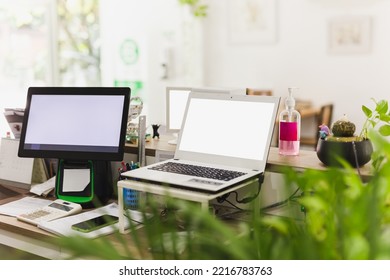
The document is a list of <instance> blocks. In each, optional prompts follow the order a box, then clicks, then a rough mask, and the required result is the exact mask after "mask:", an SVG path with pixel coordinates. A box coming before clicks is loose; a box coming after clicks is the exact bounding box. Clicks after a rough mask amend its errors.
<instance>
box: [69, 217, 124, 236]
mask: <svg viewBox="0 0 390 280" xmlns="http://www.w3.org/2000/svg"><path fill="white" fill-rule="evenodd" d="M116 222H118V217H115V216H112V215H108V214H105V215H102V216H99V217H96V218H92V219H90V220H86V221H83V222H80V223H77V224H74V225H72V229H74V230H77V231H81V232H91V231H94V230H97V229H99V228H102V227H105V226H108V225H112V224H115V223H116Z"/></svg>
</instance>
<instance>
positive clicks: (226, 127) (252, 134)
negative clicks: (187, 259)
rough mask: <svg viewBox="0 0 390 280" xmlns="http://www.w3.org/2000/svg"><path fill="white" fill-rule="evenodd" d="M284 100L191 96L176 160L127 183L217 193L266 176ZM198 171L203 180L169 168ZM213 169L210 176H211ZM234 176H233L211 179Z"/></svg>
mask: <svg viewBox="0 0 390 280" xmlns="http://www.w3.org/2000/svg"><path fill="white" fill-rule="evenodd" d="M279 101H280V98H279V97H275V96H250V95H229V94H221V93H208V92H191V93H190V95H189V97H188V101H187V106H186V110H185V114H184V119H183V122H182V127H181V130H180V135H179V138H178V143H177V146H176V150H175V155H174V158H173V159H169V160H165V161H162V162H157V163H154V164H151V165H148V166H144V167H141V168H138V169H134V170H131V171H127V172H124V173H123V176H125V177H127V179H133V180H141V181H146V182H150V183H154V184H156V183H157V184H162V185H169V186H170V187H176V188H184V189H191V190H195V191H200V192H207V193H217V192H220V191H223V190H226V189H228V188H230V187H233V186H236V185H237V184H240V183H243V182H245V181H247V180H252V179H253V178H255V177H257V176H259V174H260V173H263V172H264V169H265V166H266V162H267V158H268V153H269V149H270V143H271V138H272V134H273V130H274V126H275V121H276V114H277V111H278V106H279ZM177 165H180V167H182V166H184V167H188V165H191V166H196V167H194V168H193V167H191V168H193V169H199V167H200V168H201V171H200V175H188V172H187V171H185V173H184V174H179V172H182V171H181V170H180V171H177V170H176V169H175V170H174V171H173V173H172V172H168V171H166V169H168V168H172V166H173V167H174V168H177ZM204 168H206V169H211V168H212V169H211V171H210V172H209V171H208V170H206V171H205V170H203V169H204ZM221 170H229V171H230V173H233V176H230V175H228V177H223V178H220V177H217V178H208V176H206V174H208V173H210V174H211V175H219V173H220V172H221Z"/></svg>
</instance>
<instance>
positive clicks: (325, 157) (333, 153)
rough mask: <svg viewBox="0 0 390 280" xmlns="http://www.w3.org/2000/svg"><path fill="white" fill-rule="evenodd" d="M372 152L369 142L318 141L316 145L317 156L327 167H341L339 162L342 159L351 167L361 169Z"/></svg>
mask: <svg viewBox="0 0 390 280" xmlns="http://www.w3.org/2000/svg"><path fill="white" fill-rule="evenodd" d="M354 146H355V148H354ZM355 151H356V152H355ZM372 152H373V147H372V143H371V141H370V140H363V141H354V142H336V141H327V140H323V139H319V140H318V144H317V156H318V158H319V160H320V161H321V162H322V163H323V164H325V165H327V166H339V167H340V166H342V164H341V163H340V161H339V159H340V158H342V159H343V160H345V161H347V162H348V163H349V164H350V165H351V166H352V167H361V166H363V165H365V164H366V163H367V162H369V161H370V159H371V154H372Z"/></svg>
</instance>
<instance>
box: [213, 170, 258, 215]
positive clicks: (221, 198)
mask: <svg viewBox="0 0 390 280" xmlns="http://www.w3.org/2000/svg"><path fill="white" fill-rule="evenodd" d="M258 181H259V186H258V190H257V193H256V194H255V195H253V196H249V197H244V198H243V199H238V192H237V191H234V192H229V193H226V194H224V195H222V196H219V197H217V202H218V203H223V202H225V201H226V202H227V203H229V204H230V205H232V206H234V207H236V208H237V209H240V208H239V207H237V206H235V205H234V204H233V203H232V202H230V201H228V200H227V198H228V197H229V196H230V194H234V195H235V197H236V202H237V203H240V204H246V203H249V202H251V201H253V200H254V199H256V198H257V197H258V196H259V194H260V191H261V186H262V185H263V182H264V173H260V174H259V179H258Z"/></svg>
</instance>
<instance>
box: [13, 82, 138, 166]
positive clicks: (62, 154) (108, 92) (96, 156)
mask: <svg viewBox="0 0 390 280" xmlns="http://www.w3.org/2000/svg"><path fill="white" fill-rule="evenodd" d="M130 93H131V89H130V88H128V87H29V88H28V91H27V101H26V108H25V113H24V118H23V125H22V131H21V135H20V140H19V141H20V143H19V151H18V156H19V157H28V158H57V159H73V160H95V161H104V160H106V161H121V160H123V156H124V146H125V140H126V129H127V120H128V114H129V105H130ZM33 95H87V96H89V95H90V96H92V95H95V96H96V95H101V96H112V95H119V96H123V97H124V102H123V113H122V120H121V131H120V139H119V146H118V150H117V151H116V152H96V151H93V152H88V151H63V150H32V149H27V148H25V145H24V144H25V138H26V131H27V128H28V119H29V114H30V105H31V100H32V96H33Z"/></svg>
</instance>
